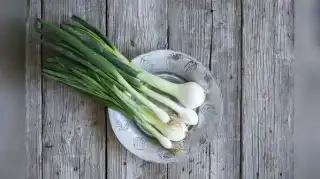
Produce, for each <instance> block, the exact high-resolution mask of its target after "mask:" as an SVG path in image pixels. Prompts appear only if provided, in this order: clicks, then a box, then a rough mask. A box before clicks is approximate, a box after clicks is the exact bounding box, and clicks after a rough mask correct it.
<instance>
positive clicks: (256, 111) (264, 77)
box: [242, 0, 293, 178]
mask: <svg viewBox="0 0 320 179" xmlns="http://www.w3.org/2000/svg"><path fill="white" fill-rule="evenodd" d="M292 2H293V1H292V0H284V1H277V0H272V1H255V0H245V1H243V17H244V23H243V73H242V77H243V79H242V80H243V90H242V91H243V92H242V94H243V100H242V109H243V111H242V119H243V120H242V122H243V123H242V125H243V153H242V155H243V161H242V162H243V164H242V166H243V178H293V157H292V156H293V145H292V140H291V136H292V129H293V128H292V127H293V126H292V125H293V121H292V119H293V118H292V117H293V116H292V115H293V68H292V61H293V54H292V52H293V4H292Z"/></svg>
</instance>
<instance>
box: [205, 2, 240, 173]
mask: <svg viewBox="0 0 320 179" xmlns="http://www.w3.org/2000/svg"><path fill="white" fill-rule="evenodd" d="M212 6H213V7H212V11H213V30H212V61H211V68H212V72H213V74H214V76H215V78H216V80H217V83H218V85H219V86H220V88H221V93H222V97H223V102H224V115H223V120H222V122H221V125H220V127H219V129H218V130H219V131H218V135H217V138H216V139H215V140H214V141H213V144H212V145H211V148H210V149H211V151H210V154H211V169H210V171H211V172H210V176H211V177H210V178H212V179H213V178H217V179H220V178H225V179H233V178H234V179H236V178H240V152H241V146H240V128H241V122H240V121H241V120H240V114H241V112H240V110H241V108H240V100H241V1H239V0H219V1H213V4H212Z"/></svg>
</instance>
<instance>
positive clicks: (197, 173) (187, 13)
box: [168, 0, 212, 179]
mask: <svg viewBox="0 0 320 179" xmlns="http://www.w3.org/2000/svg"><path fill="white" fill-rule="evenodd" d="M168 25H169V26H168V28H169V29H168V32H169V37H168V38H169V48H170V49H173V50H178V51H182V52H184V53H186V54H189V55H191V56H193V57H195V58H196V59H197V60H199V61H201V62H202V63H203V64H204V65H206V66H207V67H208V68H210V67H209V66H210V56H211V54H210V53H211V49H210V48H211V33H212V12H211V0H199V1H193V0H187V1H186V0H168ZM209 153H210V150H209V144H208V147H207V148H206V149H205V150H204V151H202V152H201V153H200V154H199V155H197V156H195V157H193V158H190V159H187V160H186V161H185V162H182V163H179V164H169V165H168V178H170V179H178V178H181V179H182V178H183V179H184V178H203V179H205V178H209V172H210V164H209V162H210V155H209Z"/></svg>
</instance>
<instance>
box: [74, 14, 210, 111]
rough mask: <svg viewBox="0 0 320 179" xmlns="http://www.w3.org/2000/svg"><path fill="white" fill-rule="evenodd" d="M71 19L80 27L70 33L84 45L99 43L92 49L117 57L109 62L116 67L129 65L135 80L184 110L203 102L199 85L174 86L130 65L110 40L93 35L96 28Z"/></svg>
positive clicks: (203, 94)
mask: <svg viewBox="0 0 320 179" xmlns="http://www.w3.org/2000/svg"><path fill="white" fill-rule="evenodd" d="M73 19H74V20H75V21H77V22H78V23H79V24H80V25H78V26H77V25H73V27H74V29H73V30H72V33H73V34H75V35H78V37H80V38H81V40H82V42H84V43H86V44H92V43H91V42H92V40H93V39H95V40H96V41H99V43H95V46H94V47H93V48H94V50H95V51H96V52H97V53H100V54H101V55H103V56H105V57H110V56H112V55H114V56H116V57H118V58H117V60H120V61H116V59H114V60H112V61H111V62H112V63H114V64H115V65H116V66H117V65H121V66H122V67H123V66H126V65H130V66H126V68H127V69H130V71H134V72H135V76H136V78H138V79H140V80H141V81H143V82H145V83H147V84H149V85H151V86H152V87H154V88H156V89H157V90H160V91H162V92H165V93H167V94H170V95H171V96H173V97H175V98H176V99H177V100H178V101H179V102H180V103H181V104H182V105H184V106H185V107H186V108H189V109H195V108H197V107H199V106H200V105H201V104H202V103H203V102H204V100H205V92H204V89H203V88H202V87H201V86H200V85H199V84H197V83H195V82H187V83H184V84H175V83H172V82H169V81H167V80H164V79H162V78H160V77H158V76H155V75H153V74H151V73H148V72H146V71H145V70H143V69H141V68H139V67H137V66H136V65H134V64H133V63H131V61H129V60H128V59H127V58H126V57H124V56H123V55H122V54H121V53H120V52H119V51H118V50H117V49H116V47H115V45H114V44H112V43H111V42H110V40H108V39H107V38H106V37H104V36H103V35H102V34H101V33H100V34H95V33H94V32H97V31H98V30H97V29H96V28H94V27H93V26H91V25H90V24H88V23H86V22H85V21H84V20H83V19H81V18H80V17H77V16H73ZM129 62H130V63H129ZM130 67H131V68H130Z"/></svg>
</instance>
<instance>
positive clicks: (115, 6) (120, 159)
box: [107, 0, 167, 179]
mask: <svg viewBox="0 0 320 179" xmlns="http://www.w3.org/2000/svg"><path fill="white" fill-rule="evenodd" d="M107 27H108V35H109V36H110V38H111V39H112V41H114V42H115V44H116V46H117V47H118V48H119V50H120V51H121V52H123V53H124V55H126V56H127V57H129V58H131V57H135V56H137V55H139V54H141V53H145V52H149V51H151V50H155V49H163V48H165V47H166V45H167V4H166V1H158V0H139V1H131V0H108V26H107ZM107 131H108V134H107V136H108V140H107V149H108V157H107V158H108V161H107V163H108V164H107V166H108V175H107V178H108V179H133V178H139V179H149V178H166V177H167V175H166V174H167V166H166V165H159V164H153V163H149V162H145V161H142V160H141V159H139V158H137V157H135V156H133V155H132V154H131V153H129V152H127V151H126V150H125V149H124V148H123V147H122V146H121V144H120V143H119V142H118V140H117V139H116V137H115V136H114V134H113V132H112V129H111V127H110V124H108V128H107Z"/></svg>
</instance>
